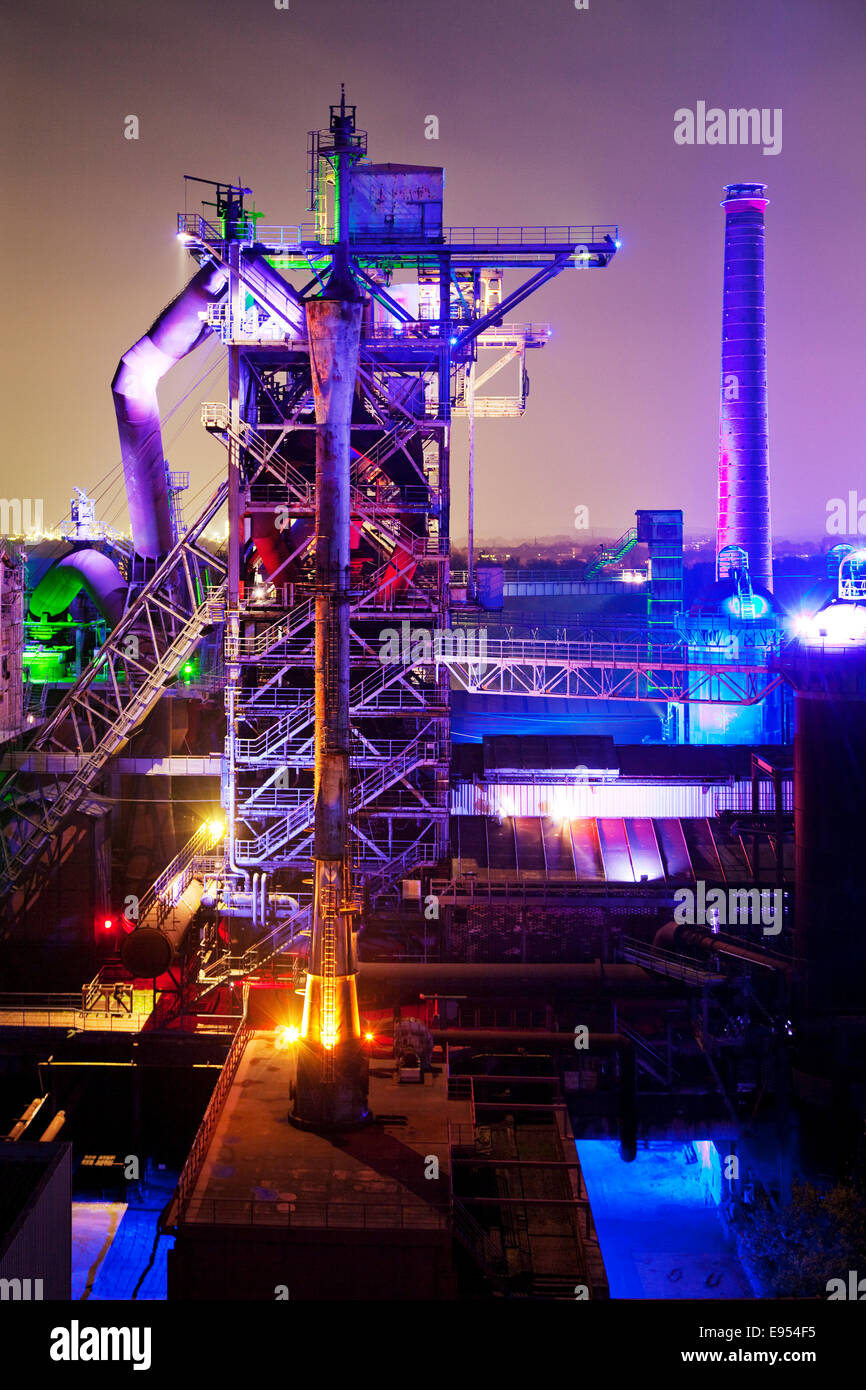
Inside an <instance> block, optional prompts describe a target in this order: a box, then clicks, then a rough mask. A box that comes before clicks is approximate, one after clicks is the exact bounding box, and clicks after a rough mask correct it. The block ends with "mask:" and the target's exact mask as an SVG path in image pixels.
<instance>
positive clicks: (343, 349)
mask: <svg viewBox="0 0 866 1390" xmlns="http://www.w3.org/2000/svg"><path fill="white" fill-rule="evenodd" d="M340 259H341V258H340V257H339V255H338V256H335V274H334V276H333V277H332V279H331V281H330V282H329V292H330V297H325V298H322V299H315V300H310V301H308V303H307V334H308V338H309V344H310V365H311V368H312V378H313V393H314V397H315V406H316V423H317V432H316V678H315V709H316V723H315V758H316V761H315V823H314V839H313V862H314V904H313V928H312V941H311V946H310V966H309V973H308V975H307V988H306V997H305V1000H304V1014H303V1022H302V1025H301V1038H300V1042H299V1046H298V1062H297V1078H296V1083H295V1097H294V1107H293V1110H292V1115H291V1118H292V1120H293V1122H294V1123H296V1124H301V1125H308V1126H310V1127H311V1128H317V1129H327V1128H342V1127H345V1126H347V1125H353V1124H360V1123H363V1122H364V1121H365V1120H366V1119H368V1118H369V1112H368V1110H367V1068H368V1061H367V1057H366V1055H365V1053H364V1051H363V1048H362V1043H361V1027H360V1019H359V1016H358V999H357V989H356V983H355V971H356V958H355V947H354V934H353V918H354V915H355V912H356V906H355V902H354V891H353V885H352V874H351V857H350V848H349V847H350V828H349V602H350V591H349V559H350V536H349V517H350V506H349V460H350V448H349V444H350V434H351V419H352V399H353V395H354V389H355V380H356V376H357V371H358V360H359V352H360V336H361V311H362V301H361V300H360V299H359V298H357V297H355V298H351V297H349V296H350V295H351V294H352V282H351V278H350V277H349V276H348V275H347V274H346V273H340V272H341V270H342V271H343V272H345V265H343V266H342V267H341V266H340V264H339V263H340Z"/></svg>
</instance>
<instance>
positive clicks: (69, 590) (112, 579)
mask: <svg viewBox="0 0 866 1390" xmlns="http://www.w3.org/2000/svg"><path fill="white" fill-rule="evenodd" d="M81 589H84V590H85V591H86V592H87V594H88V595H89V597H90V598H91V599H92V600H93V603H94V604H95V605H96V607H97V608H98V610H99V612H100V613H101V614H102V616H103V618H105V620H106V622H107V623H108V624H109V625H110V626H111V627H114V626H115V624H116V623H119V622H120V619H121V618H122V617H123V609H124V605H125V602H126V590H127V584H126V580H125V579H124V577H123V575H122V574H121V573H120V570H119V569H118V568H117V565H115V563H114V561H113V560H110V559H109V558H108V556H107V555H103V554H102V551H101V550H74V551H72V552H71V554H69V555H64V557H63V559H62V560H58V562H57V564H56V565H52V567H51V569H50V570H48V572H47V573H46V574H44V575H43V576H42V579H41V580H40V581H39V583H38V584H37V585H36V588H35V589H34V590H33V593H32V595H31V598H30V612H31V614H32V616H33V617H34V618H44V617H46V616H47V617H49V618H57V617H59V616H60V615H61V614H62V613H65V612H66V611H67V609H68V608H69V605H70V604H71V603H72V601H73V600H74V599H75V598H76V596H77V595H78V593H79V592H80V591H81Z"/></svg>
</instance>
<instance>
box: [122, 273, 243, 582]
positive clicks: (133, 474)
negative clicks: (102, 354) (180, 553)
mask: <svg viewBox="0 0 866 1390" xmlns="http://www.w3.org/2000/svg"><path fill="white" fill-rule="evenodd" d="M227 284H228V271H227V270H226V269H224V268H223V267H222V266H217V265H213V264H208V265H204V266H202V268H201V270H199V271H197V272H196V274H195V275H194V276H193V277H192V279H191V280H190V282H189V284H188V285H187V286H186V288H185V289H183V290H181V292H180V294H179V295H177V297H176V298H175V299H173V300H172V301H171V303H170V304H169V305H168V307H167V308H166V309H163V311H162V313H161V314H160V315H159V317H158V318H157V319H156V320H155V321H154V323H153V324H152V325H151V327H150V328H149V329H148V331H147V333H145V335H144V337H143V338H139V340H138V342H137V343H134V344H133V346H132V347H131V348H130V349H129V351H128V352H125V353H124V354H123V356H122V357H121V359H120V362H119V363H118V367H117V371H116V372H115V374H114V379H113V381H112V383H111V390H112V394H113V395H114V408H115V411H116V413H117V428H118V433H119V435H120V450H121V455H122V458H123V472H124V478H125V482H126V496H127V501H128V503H129V520H130V523H131V526H132V542H133V545H134V546H135V549H136V551H137V552H138V554H139V555H145V556H149V557H151V558H155V557H157V556H159V555H164V554H166V553H167V551H169V550H171V548H172V546H173V545H174V539H175V538H174V530H173V525H172V516H171V504H170V499H169V490H168V474H167V468H166V461H165V455H164V454H163V448H162V431H161V429H160V422H159V402H158V400H157V386H158V385H159V382H160V381H161V380H162V378H163V377H164V376H165V374H166V372H167V371H168V370H169V368H170V367H173V366H174V364H175V363H176V362H179V361H180V360H181V358H182V357H186V355H187V354H188V353H190V352H192V351H193V350H194V349H195V348H197V347H198V345H199V343H201V342H202V341H203V340H204V339H205V338H206V337H207V336H208V334H209V333H210V331H211V330H210V329H209V328H208V326H207V324H206V323H204V322H203V321H202V316H203V315H204V314H205V312H206V310H207V306H208V305H209V304H213V303H215V302H216V301H217V300H220V299H222V298H223V296H224V295H225V293H226V287H227Z"/></svg>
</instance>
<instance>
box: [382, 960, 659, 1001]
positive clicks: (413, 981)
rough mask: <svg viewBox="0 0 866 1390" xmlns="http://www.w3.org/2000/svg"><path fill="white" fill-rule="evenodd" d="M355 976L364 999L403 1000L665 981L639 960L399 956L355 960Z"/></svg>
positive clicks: (640, 988) (636, 988)
mask: <svg viewBox="0 0 866 1390" xmlns="http://www.w3.org/2000/svg"><path fill="white" fill-rule="evenodd" d="M358 980H359V986H360V990H361V996H362V998H363V1000H364V1002H365V1003H366V1004H368V1005H369V1006H370V1007H372V1006H373V1003H374V1001H375V1002H377V1003H382V1004H390V1003H405V1002H406V1001H407V999H409V998H411V997H412V995H417V994H422V993H426V994H443V995H444V994H452V995H466V996H475V995H498V996H500V997H502V998H513V997H515V996H521V997H523V996H525V995H529V994H531V995H543V996H545V997H546V998H548V999H557V998H563V997H567V996H568V995H571V994H576V993H583V994H587V993H589V994H593V995H595V994H626V993H627V994H647V993H649V992H652V991H653V990H655V991H656V992H657V993H658V992H667V991H668V989H669V981H660V980H658V979H655V978H653V976H652V975H650V974H649V973H648V972H647V971H646V970H643V969H642V968H641V966H639V965H620V964H617V965H603V964H602V963H601V962H600V961H592V962H585V963H581V964H577V965H503V964H482V965H465V964H462V963H461V964H454V963H452V962H450V961H443V962H435V963H434V962H431V963H428V964H424V963H420V962H419V963H417V964H416V963H415V962H404V961H360V962H359V964H358Z"/></svg>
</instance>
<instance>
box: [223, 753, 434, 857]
mask: <svg viewBox="0 0 866 1390" xmlns="http://www.w3.org/2000/svg"><path fill="white" fill-rule="evenodd" d="M440 756H441V755H440V752H439V748H438V746H437V744H436V743H435V742H434V741H432V740H430V739H429V738H417V739H413V740H412V741H411V743H410V744H409V745H408V746H407V747H406V748H404V749H403V751H402V752H401V753H399V754H398V755H397V757H395V758H391V759H389V761H388V762H385V763H381V764H380V765H379V766H377V767H376V768H375V769H374V771H373V772H371V773H370V774H369V776H368V777H365V778H364V779H363V780H362V781H361V782H358V783H357V784H356V785H355V786H354V787H353V788H352V790H351V794H350V797H349V811H350V814H353V815H355V814H357V813H358V811H359V810H361V809H362V808H363V807H365V806H367V805H369V804H370V803H371V802H372V801H374V800H375V799H376V798H377V797H379V796H381V795H382V793H383V792H385V791H387V790H388V789H389V788H390V787H393V786H394V785H395V783H397V782H400V781H402V779H403V778H404V777H408V776H409V774H410V773H412V772H414V771H415V769H416V768H418V767H422V766H430V765H435V764H436V762H437V761H438V760H439V758H440ZM278 795H279V793H278V792H275V793H274V796H278ZM288 795H289V796H290V797H297V798H298V804H297V805H295V806H294V807H293V808H292V809H291V810H290V811H289V812H288V814H287V815H285V816H284V818H283V819H281V820H280V821H278V823H277V824H276V825H272V826H271V827H270V829H268V830H267V831H266V832H265V833H264V834H262V835H258V836H256V837H254V838H250V839H237V840H236V841H235V857H236V862H237V864H238V865H241V866H243V867H244V868H247V867H250V868H251V867H254V866H257V865H260V864H274V863H278V862H279V860H280V856H281V851H283V850H284V849H285V848H286V846H287V845H288V844H290V843H291V841H292V840H294V839H295V838H296V837H297V836H298V835H300V834H301V833H302V832H303V831H305V830H308V829H309V828H310V826H311V825H312V824H313V817H314V811H315V801H314V799H313V796H312V795H311V793H310V792H297V791H291V792H289V793H288ZM301 797H303V800H301V799H300V798H301ZM238 809H239V810H240V808H238ZM267 809H269V810H271V811H275V812H277V813H279V812H280V811H281V809H282V808H281V806H280V805H279V803H277V802H276V801H274V802H273V803H272V804H271V805H270V806H269V807H268V808H267Z"/></svg>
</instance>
